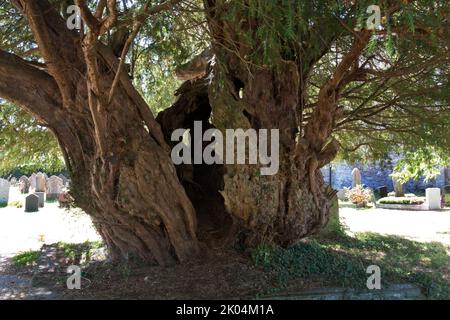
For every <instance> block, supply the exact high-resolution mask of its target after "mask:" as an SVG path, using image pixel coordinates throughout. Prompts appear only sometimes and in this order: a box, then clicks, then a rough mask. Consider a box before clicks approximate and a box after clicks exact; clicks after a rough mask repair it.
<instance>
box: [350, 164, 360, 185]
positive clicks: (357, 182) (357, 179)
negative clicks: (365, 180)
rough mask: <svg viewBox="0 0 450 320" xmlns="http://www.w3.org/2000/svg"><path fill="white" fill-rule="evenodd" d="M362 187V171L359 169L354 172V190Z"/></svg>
mask: <svg viewBox="0 0 450 320" xmlns="http://www.w3.org/2000/svg"><path fill="white" fill-rule="evenodd" d="M359 185H361V171H359V169H358V168H354V169H353V170H352V188H354V187H356V186H359Z"/></svg>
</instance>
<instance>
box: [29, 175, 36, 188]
mask: <svg viewBox="0 0 450 320" xmlns="http://www.w3.org/2000/svg"><path fill="white" fill-rule="evenodd" d="M30 188H31V189H33V190H35V189H36V173H33V174H32V175H31V176H30Z"/></svg>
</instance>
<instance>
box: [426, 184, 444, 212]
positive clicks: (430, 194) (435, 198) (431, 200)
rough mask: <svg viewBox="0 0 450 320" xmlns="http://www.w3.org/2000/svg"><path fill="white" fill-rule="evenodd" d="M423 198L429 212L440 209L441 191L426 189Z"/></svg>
mask: <svg viewBox="0 0 450 320" xmlns="http://www.w3.org/2000/svg"><path fill="white" fill-rule="evenodd" d="M425 197H426V203H427V204H428V209H429V210H437V209H441V189H439V188H428V189H426V190H425Z"/></svg>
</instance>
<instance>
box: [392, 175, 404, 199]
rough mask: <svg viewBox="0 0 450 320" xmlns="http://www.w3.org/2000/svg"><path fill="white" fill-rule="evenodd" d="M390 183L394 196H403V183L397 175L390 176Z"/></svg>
mask: <svg viewBox="0 0 450 320" xmlns="http://www.w3.org/2000/svg"><path fill="white" fill-rule="evenodd" d="M392 184H393V185H394V192H395V196H396V197H404V196H405V192H404V191H403V184H402V183H401V182H400V180H399V179H398V178H397V177H392Z"/></svg>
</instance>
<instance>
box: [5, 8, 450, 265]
mask: <svg viewBox="0 0 450 320" xmlns="http://www.w3.org/2000/svg"><path fill="white" fill-rule="evenodd" d="M155 3H156V4H155ZM73 4H75V5H77V6H78V8H79V10H80V15H81V20H82V24H81V28H80V29H79V30H78V29H70V28H68V26H67V19H68V17H67V12H68V11H67V8H68V6H69V5H73ZM371 4H372V3H369V2H367V3H366V2H365V1H337V2H336V1H266V0H236V1H225V0H205V1H204V2H200V1H183V0H167V1H165V2H164V1H159V2H158V1H115V0H99V1H83V0H76V1H74V2H72V1H47V0H39V1H35V0H16V1H10V2H7V3H2V6H3V8H2V9H3V10H2V12H3V15H2V17H1V18H0V19H2V20H1V21H2V25H1V27H2V42H1V43H0V46H1V49H2V50H1V51H0V97H1V98H3V99H6V100H8V101H10V102H12V103H14V104H16V105H18V106H20V107H21V108H22V109H24V110H26V111H27V112H28V113H30V114H32V115H33V116H34V117H35V118H36V119H37V120H38V121H39V123H40V124H41V125H43V126H45V127H47V128H49V129H50V130H51V131H52V132H53V133H54V135H55V136H56V138H57V140H58V142H59V145H60V147H61V150H62V153H63V155H64V159H65V163H66V166H67V169H68V171H69V172H70V174H71V177H72V180H73V186H72V190H71V193H72V195H73V197H74V199H75V202H76V204H77V205H78V206H80V207H81V208H82V209H83V210H85V211H86V212H87V213H88V214H89V215H90V216H91V217H92V219H93V222H94V224H95V226H96V228H97V230H98V231H99V233H100V234H101V236H102V237H103V239H104V240H105V242H106V244H107V246H108V249H109V251H110V253H111V256H112V257H113V258H115V259H119V258H123V257H128V256H138V257H140V258H142V259H144V260H147V261H150V262H156V263H159V264H162V265H167V264H171V263H174V262H183V261H186V260H188V259H192V258H198V257H200V256H201V255H200V253H201V252H202V251H203V250H202V249H201V248H202V247H209V248H216V247H217V246H219V245H228V244H233V243H236V242H237V241H239V242H241V243H242V244H245V245H247V246H253V245H257V244H259V243H262V242H272V243H275V244H279V245H290V244H293V243H295V242H296V241H298V240H299V239H301V238H303V237H305V236H308V235H310V234H313V233H315V232H317V231H318V230H320V229H321V228H322V227H323V226H324V225H325V224H326V223H327V221H328V218H329V217H328V215H329V208H330V200H331V198H332V197H333V196H334V191H333V190H332V189H331V188H330V187H328V186H327V185H326V184H325V182H324V181H323V178H322V175H321V172H320V169H321V168H323V167H324V166H325V165H326V164H328V163H330V162H331V161H332V160H333V159H334V158H335V157H336V155H337V153H338V152H339V151H340V150H341V151H349V150H350V151H351V150H359V152H361V150H363V151H362V154H363V156H365V155H367V154H368V153H371V154H372V155H375V156H376V155H377V153H378V154H379V153H380V150H383V152H387V151H392V150H394V149H395V148H396V147H397V146H400V145H401V147H402V148H405V150H406V151H414V148H416V147H418V146H421V145H426V146H432V147H433V148H434V150H435V151H436V150H437V151H436V152H439V151H440V150H445V148H448V147H449V145H450V143H449V140H448V138H449V136H448V135H447V137H446V138H443V139H441V140H439V143H437V141H436V139H434V137H435V136H436V134H440V135H442V133H443V132H444V133H445V132H447V133H448V131H449V130H448V127H449V125H448V121H449V119H450V117H449V112H450V110H449V103H448V91H447V90H445V89H446V87H447V86H448V77H447V76H448V60H449V55H448V43H447V39H448V34H447V32H448V30H449V28H448V24H449V21H448V16H447V14H448V5H447V4H443V3H442V4H439V3H435V2H434V1H431V2H430V1H380V3H379V5H380V6H379V8H381V10H380V11H381V13H380V18H381V24H380V25H379V26H376V28H374V29H373V30H368V24H367V23H366V20H367V19H368V16H369V15H370V14H367V13H366V9H367V7H368V6H369V5H371ZM180 12H184V14H185V16H188V17H189V16H192V21H191V24H188V23H187V25H186V26H180V29H181V30H183V29H188V28H189V27H192V26H193V25H195V27H196V28H198V27H199V26H200V27H201V28H202V29H203V30H204V31H205V33H204V35H205V37H206V42H208V43H209V47H208V48H204V49H205V51H204V52H203V53H202V54H200V55H198V56H197V57H196V58H194V59H193V60H192V61H191V62H190V63H187V64H185V65H183V66H180V68H179V69H178V70H177V72H176V75H177V77H178V78H179V79H181V80H186V81H185V82H184V83H183V84H182V85H181V87H180V88H179V89H178V91H177V92H176V95H177V100H176V102H175V103H174V104H173V105H172V106H164V107H168V108H167V109H166V110H164V111H163V112H161V113H159V115H153V114H152V112H151V110H150V108H149V106H148V104H147V103H146V101H145V99H144V97H143V95H142V92H140V91H139V90H138V89H137V87H136V82H133V79H132V77H131V76H130V74H133V70H134V63H133V61H131V63H130V58H129V54H130V51H132V50H133V48H134V46H143V43H145V40H146V38H145V37H146V36H145V34H146V32H148V30H149V29H152V28H153V29H155V28H162V26H161V25H158V24H156V23H154V22H153V18H154V17H157V16H159V15H166V16H169V17H170V16H171V15H174V16H178V15H179V14H180ZM199 13H200V16H201V18H200V21H199V20H198V16H199ZM369 18H370V17H369ZM185 20H186V19H185ZM185 20H183V21H185ZM187 20H189V19H187ZM168 24H169V25H170V23H168ZM170 27H173V25H170ZM3 30H5V31H3ZM171 30H172V29H171ZM15 31H16V32H17V33H18V34H15V33H14V32H15ZM174 32H175V31H174ZM180 32H181V31H180ZM3 33H5V34H3ZM6 33H7V34H6ZM142 33H144V36H143V37H142V36H141V37H140V38H139V37H138V36H139V35H140V34H142ZM147 38H150V36H147ZM147 40H148V39H147ZM201 40H202V41H203V42H204V41H205V39H201ZM192 41H195V40H192ZM23 43H26V44H27V45H23ZM14 44H15V45H14ZM180 46H181V44H180ZM130 48H131V49H130ZM151 50H152V49H151V46H150V47H149V48H146V52H147V54H149V55H150V54H152V53H151ZM170 50H173V51H174V52H176V51H177V50H180V48H177V47H176V46H175V45H174V47H173V48H170ZM148 52H150V53H148ZM154 54H156V53H154ZM192 56H194V52H192ZM150 67H151V66H149V68H150ZM135 80H136V79H135ZM142 81H146V79H145V78H144V79H143V80H142ZM194 121H201V122H202V126H203V128H204V129H206V128H217V129H219V130H221V131H224V130H226V129H234V128H242V129H249V128H253V129H279V135H280V146H279V153H280V159H279V163H280V169H279V172H278V173H277V174H275V175H268V176H263V175H260V167H259V166H258V165H242V164H234V165H231V164H226V165H222V164H215V165H206V164H195V165H179V166H174V164H173V163H172V160H171V158H170V150H171V147H173V142H172V141H171V139H170V137H171V133H172V132H173V130H175V129H178V128H185V129H193V126H194ZM192 156H193V155H192Z"/></svg>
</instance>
